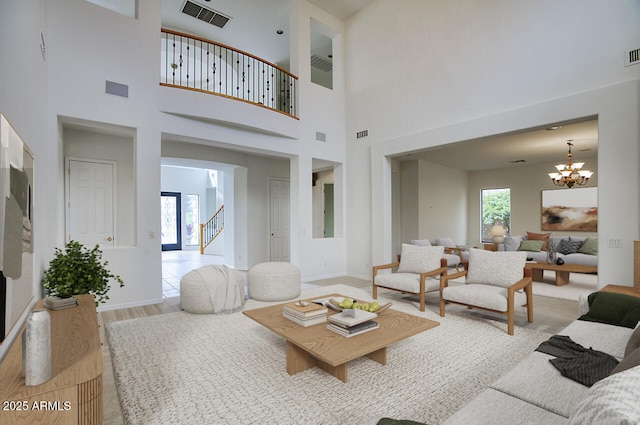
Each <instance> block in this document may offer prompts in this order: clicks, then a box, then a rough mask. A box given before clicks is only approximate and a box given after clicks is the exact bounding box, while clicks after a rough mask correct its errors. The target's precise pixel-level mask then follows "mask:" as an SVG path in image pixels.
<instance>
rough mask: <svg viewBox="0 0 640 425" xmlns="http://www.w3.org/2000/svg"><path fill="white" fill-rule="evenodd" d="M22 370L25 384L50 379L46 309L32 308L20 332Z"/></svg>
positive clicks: (49, 343)
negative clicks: (22, 330) (23, 328)
mask: <svg viewBox="0 0 640 425" xmlns="http://www.w3.org/2000/svg"><path fill="white" fill-rule="evenodd" d="M22 372H23V375H24V381H25V385H27V386H35V385H40V384H43V383H45V382H47V381H48V380H49V379H51V317H50V316H49V312H48V311H47V310H33V311H32V312H31V314H30V315H29V318H28V319H27V324H26V328H25V330H24V332H23V334H22Z"/></svg>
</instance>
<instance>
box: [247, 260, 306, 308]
mask: <svg viewBox="0 0 640 425" xmlns="http://www.w3.org/2000/svg"><path fill="white" fill-rule="evenodd" d="M248 281H249V298H253V299H254V300H258V301H284V300H290V299H292V298H295V297H297V296H298V295H300V270H299V269H298V268H297V267H296V266H294V265H293V264H290V263H283V262H270V263H260V264H256V265H255V266H253V267H251V269H250V270H249V277H248Z"/></svg>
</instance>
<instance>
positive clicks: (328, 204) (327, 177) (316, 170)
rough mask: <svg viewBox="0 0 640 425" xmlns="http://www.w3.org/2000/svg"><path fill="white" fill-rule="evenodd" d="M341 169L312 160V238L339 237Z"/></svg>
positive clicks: (334, 165) (325, 162) (336, 165)
mask: <svg viewBox="0 0 640 425" xmlns="http://www.w3.org/2000/svg"><path fill="white" fill-rule="evenodd" d="M341 169H342V168H341V167H340V164H336V163H333V162H330V161H323V160H320V159H316V158H314V159H313V173H312V176H311V193H312V214H313V220H312V222H313V238H316V239H320V238H333V237H339V236H341V223H342V215H341V213H340V211H341V208H339V207H338V206H339V205H341V202H340V199H341V198H340V197H339V196H337V195H338V194H339V193H341V192H342V187H341V180H342V179H341Z"/></svg>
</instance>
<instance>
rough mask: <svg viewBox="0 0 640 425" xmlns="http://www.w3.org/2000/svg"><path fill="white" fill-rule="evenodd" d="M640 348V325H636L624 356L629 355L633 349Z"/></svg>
mask: <svg viewBox="0 0 640 425" xmlns="http://www.w3.org/2000/svg"><path fill="white" fill-rule="evenodd" d="M637 348H640V325H637V326H636V330H635V331H633V333H632V334H631V336H630V337H629V342H627V348H625V350H624V356H625V357H627V356H628V355H629V354H631V352H632V351H635V350H636V349H637Z"/></svg>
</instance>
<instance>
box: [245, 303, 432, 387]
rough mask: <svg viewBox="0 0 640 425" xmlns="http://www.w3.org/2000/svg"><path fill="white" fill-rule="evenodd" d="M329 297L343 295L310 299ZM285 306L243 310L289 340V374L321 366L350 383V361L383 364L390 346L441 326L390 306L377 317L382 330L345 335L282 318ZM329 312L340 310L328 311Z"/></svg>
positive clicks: (323, 327)
mask: <svg viewBox="0 0 640 425" xmlns="http://www.w3.org/2000/svg"><path fill="white" fill-rule="evenodd" d="M329 297H332V298H342V297H344V295H339V294H329V295H322V296H318V297H313V298H311V299H319V298H329ZM311 299H309V300H311ZM283 305H284V304H278V305H273V306H269V307H262V308H257V309H254V310H245V311H244V312H243V313H244V314H245V315H246V316H248V317H250V318H251V319H253V320H255V321H256V322H258V323H260V324H261V325H263V326H265V327H266V328H268V329H270V330H271V331H273V332H275V333H276V334H278V335H280V336H281V337H283V338H284V339H285V340H286V365H287V373H288V374H290V375H294V374H296V373H298V372H302V371H304V370H307V369H310V368H312V367H319V368H321V369H323V370H325V371H327V372H328V373H330V374H331V375H333V376H335V377H336V378H338V379H340V380H342V381H343V382H347V363H348V362H349V361H351V360H354V359H357V358H358V357H362V356H366V357H369V358H370V359H373V360H375V361H376V362H378V363H380V364H383V365H384V364H386V363H387V347H388V346H389V345H391V344H393V343H395V342H398V341H401V340H403V339H406V338H409V337H411V336H413V335H416V334H418V333H420V332H424V331H427V330H429V329H432V328H435V327H436V326H438V325H440V323H438V322H435V321H433V320H429V319H425V318H422V317H419V316H414V315H411V314H406V313H402V312H400V311H397V310H394V309H392V308H389V309H387V310H385V311H384V312H382V313H381V314H380V315H379V316H378V318H377V319H376V321H377V322H378V324H379V325H380V328H379V329H375V330H373V331H370V332H365V333H363V334H361V335H356V336H353V337H351V338H346V337H344V336H342V335H338V334H337V333H335V332H332V331H330V330H328V329H327V323H323V324H319V325H315V326H309V327H303V326H300V325H298V324H297V323H294V322H292V321H291V320H289V319H285V318H284V317H282V310H283ZM328 314H329V315H331V314H338V313H336V312H334V311H333V310H329V313H328Z"/></svg>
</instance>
